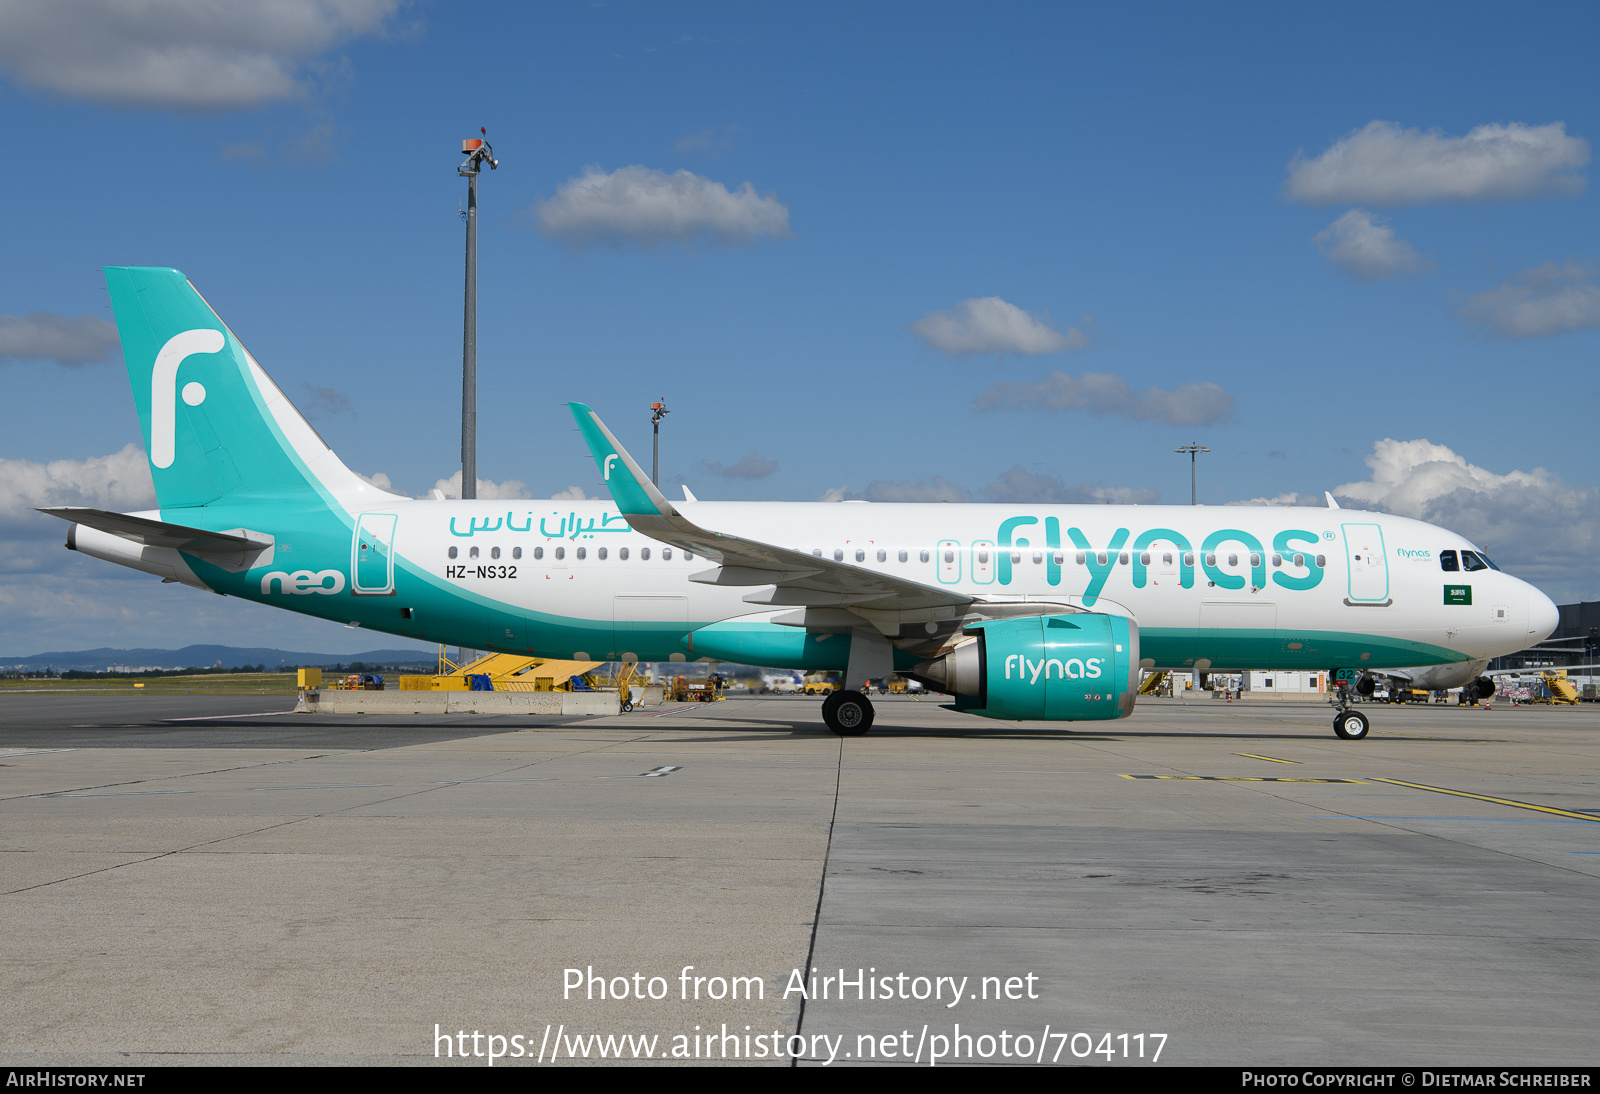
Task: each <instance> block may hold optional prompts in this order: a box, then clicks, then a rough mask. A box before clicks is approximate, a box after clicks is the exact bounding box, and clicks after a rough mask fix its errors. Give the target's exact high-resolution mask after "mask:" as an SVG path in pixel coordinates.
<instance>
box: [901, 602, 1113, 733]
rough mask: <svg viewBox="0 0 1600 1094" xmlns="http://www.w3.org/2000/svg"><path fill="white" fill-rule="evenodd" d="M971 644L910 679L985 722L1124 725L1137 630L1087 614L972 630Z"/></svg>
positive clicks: (969, 631)
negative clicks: (1110, 721) (946, 696)
mask: <svg viewBox="0 0 1600 1094" xmlns="http://www.w3.org/2000/svg"><path fill="white" fill-rule="evenodd" d="M962 633H964V634H968V635H971V636H972V637H973V641H971V642H966V643H963V644H962V645H960V646H957V647H956V648H955V649H954V650H952V651H951V652H949V653H947V654H945V655H944V656H943V657H941V658H938V659H937V660H933V661H924V662H923V663H922V664H920V665H918V666H917V669H916V675H917V677H918V678H919V679H921V680H922V681H923V682H924V683H927V684H929V685H931V686H932V687H935V688H937V689H939V690H940V691H944V692H947V693H949V694H952V695H954V696H955V697H956V705H957V706H958V707H960V708H961V709H963V710H965V711H967V712H968V713H970V714H981V715H983V716H985V717H988V718H1015V719H1018V720H1029V721H1031V720H1038V721H1061V722H1088V721H1100V720H1106V719H1111V718H1126V717H1127V716H1128V715H1130V714H1132V713H1133V703H1134V699H1135V697H1136V696H1137V695H1138V693H1139V626H1138V624H1137V623H1134V622H1133V621H1132V620H1131V619H1125V618H1123V617H1122V616H1116V615H1099V614H1095V613H1090V612H1084V613H1081V614H1072V615H1041V616H1030V617H1027V618H1023V619H1002V620H996V621H994V622H991V623H978V624H975V625H974V626H971V627H968V628H966V629H965V630H964V631H963V632H962Z"/></svg>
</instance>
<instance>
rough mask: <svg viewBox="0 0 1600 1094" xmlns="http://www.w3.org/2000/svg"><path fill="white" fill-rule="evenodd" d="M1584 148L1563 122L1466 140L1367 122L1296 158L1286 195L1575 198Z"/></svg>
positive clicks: (1503, 128) (1360, 199) (1396, 201)
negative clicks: (1311, 153)
mask: <svg viewBox="0 0 1600 1094" xmlns="http://www.w3.org/2000/svg"><path fill="white" fill-rule="evenodd" d="M1588 162H1589V142H1588V141H1586V140H1583V139H1581V138H1579V137H1569V136H1567V127H1566V125H1565V123H1563V122H1552V123H1551V124H1549V125H1522V124H1520V123H1518V122H1512V123H1511V124H1509V125H1480V126H1478V127H1477V128H1476V129H1474V130H1472V131H1471V132H1470V133H1468V134H1467V135H1466V136H1465V137H1447V136H1445V135H1444V134H1443V133H1442V132H1441V131H1439V130H1437V129H1434V130H1430V131H1429V132H1427V133H1424V132H1422V131H1421V130H1420V129H1401V128H1400V127H1399V126H1398V125H1395V124H1394V123H1393V122H1383V121H1374V122H1369V123H1367V125H1366V126H1365V127H1363V128H1361V129H1358V130H1356V131H1355V132H1353V133H1350V134H1349V135H1348V136H1345V137H1341V138H1340V139H1339V140H1337V141H1335V142H1334V143H1333V145H1332V147H1330V148H1329V149H1328V150H1327V151H1326V152H1324V153H1322V155H1320V156H1318V157H1317V158H1316V159H1307V158H1306V157H1305V154H1304V153H1303V152H1297V153H1295V157H1294V159H1293V160H1292V161H1290V163H1289V179H1288V182H1287V183H1286V184H1285V189H1286V191H1287V192H1288V194H1289V196H1290V197H1292V198H1294V199H1295V200H1296V201H1300V202H1304V203H1305V204H1307V205H1330V204H1333V203H1336V202H1348V203H1350V204H1352V205H1355V204H1360V205H1417V204H1421V203H1424V202H1433V201H1514V200H1517V199H1520V198H1531V197H1539V196H1542V195H1546V194H1565V195H1571V194H1577V193H1579V192H1580V191H1582V190H1583V186H1584V182H1585V179H1584V177H1583V175H1581V174H1579V171H1580V169H1581V168H1582V167H1583V166H1584V165H1585V164H1587V163H1588Z"/></svg>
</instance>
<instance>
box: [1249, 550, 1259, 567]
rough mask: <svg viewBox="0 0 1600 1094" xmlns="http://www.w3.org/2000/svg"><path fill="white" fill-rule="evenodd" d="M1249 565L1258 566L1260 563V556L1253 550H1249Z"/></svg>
mask: <svg viewBox="0 0 1600 1094" xmlns="http://www.w3.org/2000/svg"><path fill="white" fill-rule="evenodd" d="M1250 565H1251V566H1259V565H1261V556H1260V555H1258V554H1256V553H1255V552H1254V551H1251V552H1250Z"/></svg>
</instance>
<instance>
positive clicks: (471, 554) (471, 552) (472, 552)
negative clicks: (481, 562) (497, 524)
mask: <svg viewBox="0 0 1600 1094" xmlns="http://www.w3.org/2000/svg"><path fill="white" fill-rule="evenodd" d="M467 557H468V558H477V557H478V549H477V548H476V547H468V548H467Z"/></svg>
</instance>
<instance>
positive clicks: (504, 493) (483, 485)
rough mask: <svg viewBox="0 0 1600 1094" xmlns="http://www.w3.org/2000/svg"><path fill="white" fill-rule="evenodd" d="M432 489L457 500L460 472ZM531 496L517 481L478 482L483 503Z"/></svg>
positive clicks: (521, 483) (525, 484)
mask: <svg viewBox="0 0 1600 1094" xmlns="http://www.w3.org/2000/svg"><path fill="white" fill-rule="evenodd" d="M433 489H435V490H437V491H439V492H440V493H441V494H443V495H444V496H445V497H447V498H459V497H460V496H461V472H460V471H457V472H456V473H455V474H453V475H451V476H450V477H449V478H448V479H440V480H439V481H438V482H436V483H434V484H433ZM574 489H576V487H574ZM531 496H532V495H530V494H529V493H528V485H527V483H524V482H520V481H518V480H517V479H507V480H506V481H505V482H490V481H489V480H488V479H479V480H478V497H479V498H481V499H483V500H484V501H492V500H498V499H500V498H526V497H531Z"/></svg>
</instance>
